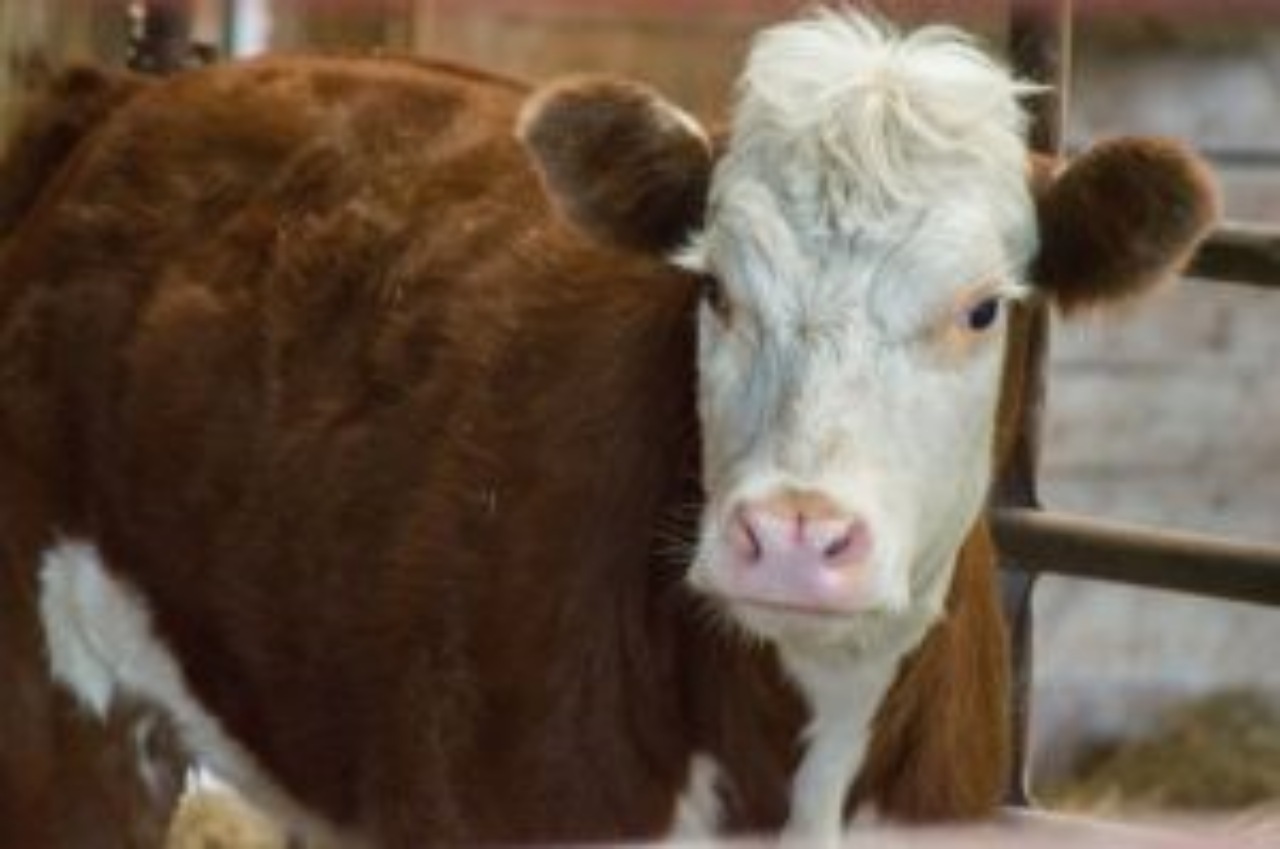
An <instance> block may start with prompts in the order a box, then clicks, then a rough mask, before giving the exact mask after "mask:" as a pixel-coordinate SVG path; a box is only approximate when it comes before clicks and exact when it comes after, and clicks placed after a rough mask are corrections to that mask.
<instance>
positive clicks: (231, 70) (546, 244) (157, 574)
mask: <svg viewBox="0 0 1280 849" xmlns="http://www.w3.org/2000/svg"><path fill="white" fill-rule="evenodd" d="M1028 91H1029V89H1028V87H1026V86H1024V85H1023V84H1021V83H1019V82H1018V81H1016V80H1014V79H1012V78H1011V77H1010V76H1009V74H1008V72H1007V71H1005V70H1004V69H1003V68H1001V67H1000V66H999V65H998V64H996V63H995V62H993V61H992V60H991V59H989V58H988V57H986V56H985V55H984V54H982V53H981V52H980V51H979V50H978V49H977V48H976V47H975V46H974V45H973V44H972V43H971V42H970V41H969V40H968V39H967V38H966V37H965V36H963V35H962V34H960V33H957V32H954V31H952V30H947V29H938V28H934V29H926V30H922V31H920V32H917V33H914V34H910V35H900V34H898V33H896V32H894V31H893V30H892V28H890V27H889V26H888V25H885V24H882V23H878V22H874V21H871V20H869V19H867V18H864V17H861V16H858V15H853V14H820V15H818V16H816V17H812V18H809V19H805V20H802V21H798V22H793V23H789V24H784V25H781V26H779V27H776V28H774V29H772V30H769V31H766V32H765V33H763V34H762V35H761V36H760V37H759V39H758V40H757V41H756V43H755V45H754V48H753V50H752V52H751V55H750V57H749V58H748V61H747V66H746V69H745V71H744V73H743V76H742V81H741V84H740V88H739V94H738V99H737V102H736V105H735V108H734V111H733V120H732V124H731V126H730V127H729V128H728V131H727V134H726V135H725V136H724V138H723V143H722V144H720V145H716V146H713V145H712V144H711V143H710V142H708V140H707V137H706V136H705V134H704V133H703V131H702V130H701V129H700V128H699V127H698V126H697V124H696V123H695V122H694V121H693V120H692V119H690V118H689V117H688V116H686V115H684V114H683V113H681V112H679V111H678V110H677V109H676V108H675V107H673V106H671V105H670V104H668V103H666V102H665V101H664V100H662V99H661V98H660V97H659V96H658V95H656V94H655V93H653V92H652V91H649V90H647V89H645V88H643V87H640V86H638V85H635V84H632V83H626V82H620V81H614V80H605V79H577V80H570V81H566V82H563V83H559V84H553V85H552V86H550V87H548V88H546V89H544V90H541V91H537V92H530V91H529V90H528V89H526V87H524V86H523V85H521V84H518V83H516V82H512V81H509V80H505V79H499V78H496V77H492V76H489V75H486V74H482V73H479V72H476V71H471V70H468V69H463V68H457V67H450V66H444V65H435V64H429V63H422V62H414V61H409V60H381V61H374V60H335V59H307V58H292V59H265V60H261V61H256V62H252V63H246V64H237V65H230V66H226V67H222V68H216V69H212V70H207V71H200V72H194V73H190V74H186V75H182V76H179V77H177V78H174V79H172V80H170V81H166V82H164V83H162V84H157V85H155V86H152V87H149V88H147V89H146V90H144V91H141V92H138V93H136V94H134V95H133V96H132V97H131V98H129V99H128V100H127V102H125V103H124V104H123V105H120V106H118V107H116V108H115V109H114V110H113V111H111V112H110V113H109V114H107V115H105V116H104V117H101V118H100V119H99V120H98V123H97V125H96V126H95V127H93V128H92V129H90V130H88V131H87V133H86V136H85V138H83V139H82V140H81V141H80V143H79V144H78V145H77V146H75V147H74V149H72V150H71V151H70V153H69V155H68V160H67V162H66V163H65V165H63V166H62V167H61V168H59V169H57V172H56V174H55V175H54V176H51V177H50V178H49V179H48V180H47V181H45V184H44V188H43V191H42V192H41V193H40V194H39V196H38V197H36V198H32V199H31V200H30V202H29V206H30V208H29V209H28V210H27V211H26V212H25V215H24V217H23V220H22V222H21V225H20V227H19V228H18V229H16V230H15V232H14V233H13V234H12V235H11V236H10V237H9V238H8V239H7V240H6V241H5V242H4V244H3V248H2V252H0V364H2V365H0V369H2V371H0V486H3V487H4V491H3V493H2V494H3V500H0V505H3V508H2V509H3V513H0V522H3V524H2V525H0V531H2V532H3V534H4V538H5V540H6V543H7V549H8V550H9V551H10V552H12V554H11V556H10V557H9V558H8V559H7V561H6V562H5V564H4V568H5V569H7V570H8V569H26V570H29V571H30V572H37V571H38V575H39V581H40V586H41V594H40V611H41V614H42V617H43V622H44V629H45V639H46V643H47V651H48V655H49V660H50V665H51V670H52V675H53V677H54V678H55V679H56V680H57V681H58V682H59V683H61V684H62V685H65V686H66V687H67V688H69V689H70V690H72V691H73V692H75V693H76V694H77V696H78V697H79V699H80V700H81V701H82V703H83V704H84V705H85V707H86V708H87V709H88V710H89V711H91V712H93V713H96V714H99V715H104V714H106V713H107V712H108V711H110V710H111V706H112V705H113V704H115V703H116V701H117V700H118V699H119V698H121V697H122V696H127V697H129V698H130V699H132V700H134V701H136V702H140V703H143V704H147V705H151V706H153V707H154V708H156V709H157V710H159V711H161V712H162V713H163V714H165V715H166V716H167V717H169V718H170V719H171V720H172V721H173V723H174V725H175V726H176V728H177V729H178V731H179V733H180V735H181V737H182V739H183V742H184V743H185V745H186V747H187V748H188V750H189V751H190V752H191V754H192V755H193V756H194V757H195V758H198V759H199V760H200V761H202V762H203V763H204V764H206V765H207V766H209V767H210V768H211V769H213V770H214V771H216V772H217V773H219V774H220V775H221V776H223V777H224V778H225V779H227V780H229V781H231V782H232V783H234V784H236V785H237V786H239V787H240V788H241V789H243V790H245V791H246V792H248V793H249V794H250V795H252V796H254V797H255V798H257V799H259V800H263V801H265V802H266V803H267V804H269V805H270V806H272V807H273V808H274V809H275V810H277V811H279V812H282V813H283V814H284V815H285V816H287V817H289V818H291V819H292V820H294V821H296V822H304V823H311V824H313V825H315V826H316V827H317V828H318V829H323V830H326V831H330V832H333V834H332V835H331V836H334V835H336V836H337V837H338V838H339V839H349V840H351V841H352V842H366V843H369V844H372V845H379V846H416V845H422V844H424V843H448V842H459V841H479V842H506V841H538V842H562V841H568V840H587V839H601V840H604V839H613V840H616V839H634V838H644V837H657V836H661V835H664V834H670V833H673V832H674V833H682V834H686V835H694V834H697V833H699V832H701V833H708V832H714V833H744V832H784V833H786V834H789V835H792V836H807V837H814V838H819V839H828V838H832V837H835V836H837V835H838V834H839V833H840V830H841V829H842V827H843V826H844V825H845V823H846V822H847V821H848V819H849V817H850V816H852V815H853V813H854V812H855V811H858V810H859V809H863V810H866V809H870V810H873V811H875V812H876V813H878V814H879V815H881V816H884V817H888V818H893V819H903V820H913V821H916V820H933V819H942V818H965V817H975V816H981V815H983V814H986V813H988V812H989V811H990V810H991V809H992V808H993V806H994V805H995V804H996V802H997V799H998V797H999V792H1000V788H1001V786H1002V781H1003V777H1004V776H1003V773H1004V769H1005V762H1004V750H1005V741H1004V728H1005V725H1004V721H1003V711H1004V703H1005V698H1006V694H1005V686H1004V676H1005V657H1004V645H1003V634H1002V630H1001V626H1000V621H999V614H998V610H997V606H996V602H995V598H994V592H993V581H994V576H993V567H992V557H991V553H990V550H989V547H988V543H987V539H986V533H985V529H984V526H983V524H982V521H981V519H980V512H981V506H982V501H983V497H984V494H985V491H986V488H987V486H988V482H989V479H990V477H991V470H992V465H993V455H994V453H995V450H994V448H995V443H996V441H997V440H996V425H997V406H998V395H999V386H1000V375H1001V368H1002V363H1003V359H1004V356H1003V351H1004V348H1005V343H1006V338H1007V333H1008V327H1009V317H1008V316H1009V313H1010V311H1011V307H1012V305H1013V304H1015V303H1026V302H1030V301H1033V300H1035V299H1054V300H1056V301H1057V302H1058V303H1059V304H1061V305H1062V306H1064V307H1067V308H1078V307H1084V306H1087V305H1091V304H1098V303H1102V302H1105V301H1109V300H1112V299H1115V298H1120V297H1126V296H1130V295H1134V294H1136V293H1138V292H1140V291H1142V290H1144V289H1145V288H1147V287H1148V286H1149V285H1150V284H1151V283H1153V282H1155V281H1156V280H1158V279H1159V278H1162V277H1164V276H1166V275H1167V274H1168V273H1169V272H1170V271H1172V270H1174V268H1175V267H1176V266H1177V265H1178V264H1179V263H1180V262H1181V261H1182V260H1183V259H1185V257H1186V256H1187V254H1188V253H1189V251H1190V250H1191V249H1192V246H1193V245H1194V243H1195V241H1196V240H1197V239H1198V238H1199V236H1200V235H1201V233H1202V232H1203V231H1204V229H1205V227H1206V226H1207V223H1208V221H1209V220H1210V218H1211V215H1212V210H1213V201H1212V196H1211V193H1210V192H1209V190H1208V189H1207V188H1206V185H1205V183H1204V180H1203V177H1202V175H1201V173H1200V170H1199V168H1198V166H1197V165H1196V164H1195V163H1194V161H1192V160H1191V159H1190V158H1189V157H1188V156H1187V155H1186V154H1185V153H1183V152H1182V151H1180V150H1179V149H1177V148H1175V147H1172V146H1170V145H1167V144H1164V143H1158V142H1153V141H1137V140H1130V141H1118V142H1113V143H1110V144H1106V145H1103V146H1100V147H1099V148H1097V149H1096V150H1094V151H1092V152H1090V153H1088V154H1086V155H1085V156H1083V157H1082V158H1081V159H1080V160H1079V161H1077V162H1076V163H1074V164H1073V165H1071V166H1070V167H1069V168H1068V169H1066V170H1065V171H1064V172H1063V173H1061V174H1056V175H1050V174H1048V172H1047V171H1045V170H1044V169H1040V170H1036V169H1032V168H1031V167H1030V165H1029V160H1028V154H1027V150H1026V147H1025V143H1024V140H1023V138H1024V129H1025V127H1024V124H1025V119H1024V117H1023V113H1022V111H1021V110H1020V108H1019V106H1018V99H1019V98H1020V97H1021V96H1023V95H1024V94H1027V93H1028ZM1033 173H1036V174H1039V175H1040V178H1039V179H1038V180H1032V179H1031V176H1030V175H1031V174H1033ZM1037 182H1038V183H1039V184H1040V191H1039V193H1038V205H1037V198H1036V196H1035V193H1034V192H1033V184H1036V183H1037ZM19 508H21V509H19Z"/></svg>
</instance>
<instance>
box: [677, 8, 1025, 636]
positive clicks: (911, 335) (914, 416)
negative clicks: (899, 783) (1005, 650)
mask: <svg viewBox="0 0 1280 849" xmlns="http://www.w3.org/2000/svg"><path fill="white" fill-rule="evenodd" d="M1019 93H1020V91H1019V86H1018V85H1017V84H1016V83H1015V82H1014V81H1013V80H1011V79H1010V77H1009V76H1008V74H1007V72H1005V71H1004V70H1002V69H1001V68H999V67H998V66H996V65H995V64H994V63H992V62H991V61H990V60H989V59H988V58H986V57H985V56H984V55H983V54H981V53H979V52H978V51H977V50H976V49H974V48H973V47H972V46H971V45H970V44H969V42H968V41H967V40H965V38H964V36H962V35H961V34H959V33H956V32H954V31H950V30H942V29H927V30H922V31H920V32H917V33H915V34H914V35H911V36H909V37H907V38H897V37H896V36H894V35H893V34H892V33H890V32H888V31H887V30H886V29H884V28H882V27H880V26H879V25H877V24H873V23H871V22H869V21H867V20H866V19H864V18H860V17H850V16H842V15H835V14H830V15H823V16H820V17H817V18H815V19H811V20H808V21H803V22H799V23H791V24H787V25H784V26H780V27H778V28H776V29H773V30H770V31H768V32H766V33H764V34H763V35H762V36H761V37H760V38H759V39H758V40H757V42H756V45H755V48H754V50H753V51H752V54H751V56H750V58H749V61H748V66H747V69H746V72H745V74H744V76H743V79H742V81H741V93H740V98H739V101H738V104H737V109H736V111H735V117H734V122H733V126H732V135H731V137H730V141H729V146H728V150H727V152H726V154H725V155H724V157H723V158H722V159H721V161H720V162H719V163H718V165H717V167H716V170H715V172H714V176H713V179H712V185H711V198H710V203H709V207H708V211H707V217H706V224H705V229H704V230H703V232H702V233H701V234H699V236H698V237H697V238H696V239H695V240H694V242H693V244H692V246H691V247H690V248H689V249H688V250H687V251H686V252H685V253H684V254H683V255H682V257H681V262H682V263H683V264H685V265H686V266H688V267H690V268H694V269H696V270H698V271H700V272H703V273H705V274H706V275H707V277H708V280H709V281H710V282H709V284H708V286H709V292H708V297H707V298H706V299H705V302H704V304H703V306H702V308H701V315H700V318H699V322H700V324H699V334H700V351H699V366H700V386H699V390H700V391H699V398H700V413H701V418H702V425H703V434H704V435H703V440H704V442H703V449H704V486H705V488H706V492H707V496H708V502H707V506H706V510H705V514H704V517H703V521H702V528H701V534H700V540H699V543H698V551H697V556H696V559H695V562H694V564H693V566H692V568H691V571H690V580H691V581H692V582H693V584H694V585H695V586H697V587H698V588H699V589H701V590H703V591H705V592H707V593H709V594H711V595H713V596H715V597H718V598H721V599H723V600H724V601H725V602H726V603H727V604H728V606H729V609H730V611H731V612H732V614H733V615H734V616H735V618H737V619H738V620H739V621H740V622H741V623H743V624H744V625H746V626H747V627H748V628H749V629H751V630H753V631H755V632H757V633H760V634H762V635H764V636H769V637H773V638H779V639H788V640H795V639H819V640H823V641H828V640H839V639H844V638H846V637H853V636H856V633H857V630H858V629H859V628H860V627H862V626H861V625H860V623H863V622H866V621H868V620H869V619H871V618H879V617H883V616H884V615H885V614H894V613H899V612H902V611H904V610H907V609H920V608H928V607H934V608H936V607H938V606H940V605H941V602H942V598H943V596H944V594H945V589H946V585H947V584H948V583H949V577H950V574H951V566H952V563H953V561H954V558H955V554H956V552H957V550H958V548H959V547H960V545H961V543H962V542H963V538H964V536H965V534H966V532H967V530H968V529H969V528H970V526H971V525H972V523H973V521H974V519H975V517H976V514H977V512H978V510H979V509H980V507H981V503H982V500H983V497H984V495H985V492H986V489H987V485H988V481H989V477H990V463H991V459H990V456H991V450H992V439H993V429H994V421H995V413H996V405H997V394H998V390H999V384H1000V371H1001V365H1002V354H1003V348H1004V335H1005V329H1004V320H1003V312H1004V306H1003V305H1004V302H1005V301H1006V300H1007V299H1009V298H1012V297H1017V296H1018V295H1020V294H1021V293H1022V291H1024V290H1023V287H1022V285H1021V282H1020V281H1021V276H1022V273H1023V270H1024V266H1025V265H1026V262H1027V260H1028V258H1029V257H1030V255H1031V254H1032V253H1033V250H1034V247H1035V214H1034V209H1033V206H1032V201H1031V198H1030V195H1029V192H1028V189H1027V182H1026V173H1025V169H1026V162H1027V151H1026V148H1025V146H1024V142H1023V125H1024V120H1023V117H1022V113H1021V111H1020V110H1019V108H1018V105H1017V102H1016V99H1017V96H1018V94H1019Z"/></svg>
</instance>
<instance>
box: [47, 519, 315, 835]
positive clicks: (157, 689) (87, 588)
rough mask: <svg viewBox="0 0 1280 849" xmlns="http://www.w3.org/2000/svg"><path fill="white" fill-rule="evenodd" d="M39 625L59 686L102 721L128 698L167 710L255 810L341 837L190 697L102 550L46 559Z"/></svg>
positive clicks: (135, 597)
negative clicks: (120, 699)
mask: <svg viewBox="0 0 1280 849" xmlns="http://www.w3.org/2000/svg"><path fill="white" fill-rule="evenodd" d="M40 582H41V583H40V617H41V621H42V623H43V626H44V634H45V643H46V648H47V651H48V654H49V664H50V670H51V672H52V675H53V678H54V680H55V681H57V682H59V683H60V684H62V685H63V686H65V687H66V688H67V689H68V690H70V691H71V692H72V693H73V694H74V695H76V696H77V697H78V698H79V699H80V701H81V702H82V703H83V704H84V705H85V706H86V707H87V708H88V709H89V710H91V711H92V712H93V713H94V714H96V715H97V716H99V717H100V718H101V717H105V716H106V715H107V713H108V711H109V710H110V709H111V704H112V701H113V700H114V699H115V698H116V697H117V696H122V695H128V696H130V697H132V698H135V699H138V700H140V701H142V702H144V703H147V704H149V705H154V706H156V707H159V708H160V709H162V710H164V711H165V712H166V713H167V714H168V715H169V716H170V718H171V719H172V720H173V723H174V727H175V728H176V729H177V731H178V733H179V735H180V737H181V739H182V741H183V743H184V744H185V745H186V746H187V748H188V749H189V750H190V751H191V752H192V753H193V754H194V755H195V756H196V757H197V758H198V759H199V761H200V762H201V763H202V764H204V765H205V766H207V768H208V769H210V770H212V771H213V772H215V773H217V774H218V775H219V776H220V777H222V778H223V779H225V780H226V781H227V782H228V783H230V784H231V785H233V786H235V787H236V788H238V789H239V791H240V792H242V793H244V794H245V795H246V796H247V797H248V798H251V799H253V800H254V801H255V803H257V804H260V805H262V806H263V808H264V809H265V810H268V811H270V812H271V813H272V814H273V815H276V816H279V817H280V818H281V820H282V821H285V822H290V823H293V824H296V825H297V826H298V827H299V828H300V829H302V830H305V831H307V832H309V833H313V834H317V835H325V836H329V837H332V836H333V835H334V829H332V828H330V827H329V826H327V825H325V824H323V823H320V822H319V821H318V820H317V819H316V818H315V817H314V816H312V815H311V814H309V813H307V812H306V811H305V809H304V808H303V807H302V806H300V805H299V804H298V803H296V802H295V801H294V800H293V799H292V798H290V797H289V796H288V794H286V793H285V792H284V791H283V790H282V789H281V788H280V787H279V786H278V785H276V784H275V782H273V781H272V780H271V779H269V778H268V777H267V776H266V774H265V772H264V771H263V770H262V769H261V767H259V766H258V764H257V763H256V761H255V759H254V758H253V756H252V755H250V754H249V753H248V752H247V751H246V750H245V749H244V747H243V746H241V745H240V744H238V743H237V742H236V741H235V740H233V739H231V737H230V736H229V735H228V734H227V733H226V731H225V730H224V729H223V728H222V725H221V723H220V722H219V721H218V719H217V718H216V717H214V716H213V715H212V714H210V713H209V712H208V711H206V710H205V709H204V707H203V706H201V705H200V703H199V702H198V701H197V700H196V698H195V696H194V695H193V694H192V693H191V692H190V690H189V689H188V687H187V685H186V682H185V680H184V677H183V674H182V671H181V669H180V668H179V666H178V663H177V660H176V659H175V658H174V656H173V655H172V653H171V652H170V651H169V649H168V648H167V647H166V646H165V645H164V643H163V642H162V641H161V640H160V639H159V637H158V636H157V635H156V633H155V630H154V628H153V627H152V624H151V616H150V613H149V612H148V610H147V606H146V603H145V602H144V600H143V599H142V597H141V596H140V595H139V594H138V593H137V592H136V591H135V590H134V589H133V588H132V587H130V586H129V585H128V584H127V583H126V582H125V581H124V580H122V579H121V578H119V577H116V576H114V575H111V574H110V573H108V571H107V570H106V568H105V567H104V565H103V563H102V559H101V556H100V555H99V553H98V551H97V549H96V548H95V547H94V546H92V545H89V544H86V543H81V542H73V541H63V542H60V543H58V544H57V545H55V546H53V547H52V548H50V549H49V550H47V551H46V552H44V554H43V555H42V557H41V567H40Z"/></svg>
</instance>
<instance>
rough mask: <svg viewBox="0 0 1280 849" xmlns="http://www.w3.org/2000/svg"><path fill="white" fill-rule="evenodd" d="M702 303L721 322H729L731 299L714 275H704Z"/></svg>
mask: <svg viewBox="0 0 1280 849" xmlns="http://www.w3.org/2000/svg"><path fill="white" fill-rule="evenodd" d="M701 288H702V301H703V303H705V304H706V305H707V306H708V307H709V308H710V309H711V311H712V312H713V313H715V315H716V317H717V318H719V319H720V320H721V321H728V320H729V297H728V296H727V295H726V294H725V292H724V284H723V283H721V282H720V278H719V277H716V276H715V275H713V274H704V275H702V280H701Z"/></svg>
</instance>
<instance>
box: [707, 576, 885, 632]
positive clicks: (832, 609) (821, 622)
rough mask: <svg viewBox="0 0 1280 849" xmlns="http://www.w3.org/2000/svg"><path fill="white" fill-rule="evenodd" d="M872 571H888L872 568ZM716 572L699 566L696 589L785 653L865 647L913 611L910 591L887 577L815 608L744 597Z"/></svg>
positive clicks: (741, 626) (744, 629)
mask: <svg viewBox="0 0 1280 849" xmlns="http://www.w3.org/2000/svg"><path fill="white" fill-rule="evenodd" d="M868 565H869V567H870V568H877V566H878V568H885V567H884V566H881V565H878V564H877V566H870V564H868ZM716 574H717V573H716V572H715V567H714V566H710V567H702V568H699V567H698V566H695V568H694V569H693V570H691V572H690V583H691V585H692V586H693V587H694V589H695V590H696V591H697V592H698V593H700V594H701V595H703V596H704V597H706V598H707V599H708V600H710V601H711V602H712V603H713V604H714V605H715V607H716V608H717V609H718V610H719V611H720V613H721V614H722V615H723V616H724V618H726V619H728V620H729V621H730V622H731V623H732V624H733V625H734V626H735V627H736V628H738V629H741V631H742V632H744V633H745V635H747V636H749V637H751V638H754V639H761V640H765V641H767V642H770V643H773V644H775V645H777V646H778V647H780V648H794V649H799V650H803V649H805V648H810V647H813V648H824V649H825V648H836V647H842V646H848V647H849V648H860V647H862V646H865V645H867V644H868V643H871V642H874V641H875V635H876V634H877V633H879V632H880V631H881V630H882V629H883V627H884V626H885V625H886V624H887V623H889V622H892V621H893V620H894V619H895V618H896V617H897V616H899V615H900V614H902V612H903V611H904V610H906V609H907V608H908V607H909V606H910V599H909V591H908V590H907V588H906V586H905V581H904V582H902V583H903V585H902V586H898V585H897V582H894V581H891V580H886V579H885V576H883V575H882V576H879V579H878V580H877V579H876V576H872V578H871V579H870V580H868V581H867V582H866V586H864V587H859V588H857V589H858V591H857V592H853V593H849V594H847V595H845V596H843V597H841V598H840V599H838V600H832V601H830V602H828V603H823V604H814V603H812V602H798V601H795V600H793V599H787V598H776V597H769V596H767V595H759V594H753V593H744V592H741V591H738V590H736V589H735V588H733V587H730V586H726V585H725V582H723V581H720V580H717V578H716Z"/></svg>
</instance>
